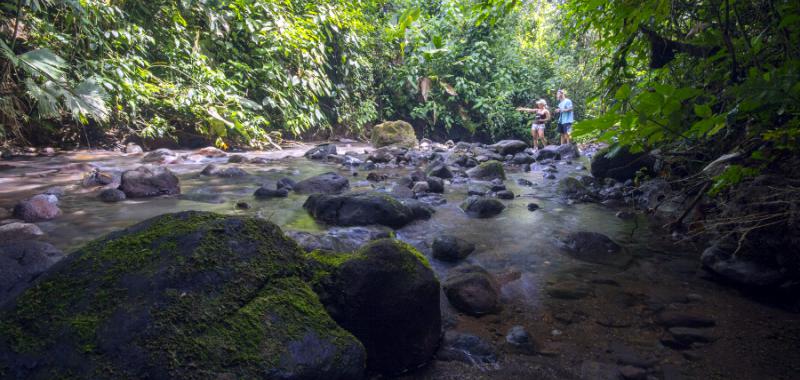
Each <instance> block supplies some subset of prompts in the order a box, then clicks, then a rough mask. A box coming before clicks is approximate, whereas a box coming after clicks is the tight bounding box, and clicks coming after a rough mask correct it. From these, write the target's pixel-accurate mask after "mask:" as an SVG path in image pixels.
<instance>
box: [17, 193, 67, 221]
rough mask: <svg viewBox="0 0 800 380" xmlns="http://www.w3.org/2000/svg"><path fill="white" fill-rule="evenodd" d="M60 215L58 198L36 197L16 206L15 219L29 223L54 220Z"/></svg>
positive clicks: (48, 196) (50, 195) (48, 195)
mask: <svg viewBox="0 0 800 380" xmlns="http://www.w3.org/2000/svg"><path fill="white" fill-rule="evenodd" d="M59 215H61V209H60V208H58V198H57V197H56V196H55V195H52V194H39V195H35V196H33V197H32V198H30V199H28V200H24V201H22V202H19V203H17V205H16V206H14V217H15V218H18V219H22V220H24V221H26V222H28V223H30V222H41V221H44V220H50V219H54V218H55V217H57V216H59Z"/></svg>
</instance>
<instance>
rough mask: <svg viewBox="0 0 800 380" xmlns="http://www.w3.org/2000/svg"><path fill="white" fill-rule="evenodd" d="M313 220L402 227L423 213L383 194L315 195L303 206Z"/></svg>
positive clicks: (339, 223) (352, 224)
mask: <svg viewBox="0 0 800 380" xmlns="http://www.w3.org/2000/svg"><path fill="white" fill-rule="evenodd" d="M303 208H304V209H306V210H308V212H309V213H310V214H311V216H313V217H314V219H316V220H318V221H321V222H323V223H327V224H331V225H337V226H364V225H370V224H380V225H384V226H389V227H392V228H400V227H402V226H404V225H406V224H408V223H411V222H412V221H414V220H415V219H417V218H419V217H420V216H421V215H420V214H421V213H419V212H417V213H415V210H413V209H412V208H410V207H409V206H406V205H404V204H403V203H401V202H400V201H398V200H397V199H395V198H394V197H392V196H391V195H388V194H384V193H377V192H367V193H349V194H342V195H326V194H312V195H310V196H309V197H308V199H307V200H306V202H305V203H304V204H303Z"/></svg>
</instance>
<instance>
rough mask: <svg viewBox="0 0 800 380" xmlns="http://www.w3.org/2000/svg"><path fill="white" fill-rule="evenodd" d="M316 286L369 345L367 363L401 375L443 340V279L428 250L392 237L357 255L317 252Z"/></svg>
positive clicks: (331, 307) (334, 314)
mask: <svg viewBox="0 0 800 380" xmlns="http://www.w3.org/2000/svg"><path fill="white" fill-rule="evenodd" d="M311 256H312V257H313V258H315V259H317V260H318V265H319V266H320V267H321V270H320V272H321V273H322V278H321V279H319V281H318V282H317V285H316V286H315V289H318V290H319V294H320V300H321V301H322V303H323V304H324V305H325V308H326V309H327V310H328V312H329V313H330V315H331V316H332V317H333V318H334V319H335V320H336V322H338V323H339V325H341V326H342V327H344V328H345V329H347V330H348V331H350V332H352V333H353V335H355V336H356V337H357V338H358V339H359V340H360V341H361V342H362V343H363V344H364V347H365V348H366V351H367V366H368V368H369V369H371V370H373V371H378V372H381V373H388V374H395V373H400V372H403V371H407V370H410V369H414V368H417V367H419V366H421V365H423V364H425V363H427V362H428V361H429V360H430V358H431V357H432V356H433V354H434V352H435V351H436V348H437V346H438V344H439V337H440V334H441V324H442V319H441V313H440V311H439V305H440V304H439V294H440V287H439V281H438V280H437V279H436V276H435V275H434V273H433V271H432V270H431V268H430V264H429V263H428V261H427V260H426V259H425V257H424V256H422V254H420V253H419V252H418V251H417V250H415V249H414V248H413V247H411V246H410V245H408V244H406V243H403V242H400V241H397V240H391V239H382V240H377V241H374V242H372V243H369V244H367V245H366V246H364V247H362V248H361V249H360V250H359V251H358V252H356V253H355V254H350V255H347V254H345V255H325V254H323V253H312V255H311Z"/></svg>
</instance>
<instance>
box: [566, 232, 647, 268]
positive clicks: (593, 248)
mask: <svg viewBox="0 0 800 380" xmlns="http://www.w3.org/2000/svg"><path fill="white" fill-rule="evenodd" d="M563 244H564V245H563V247H564V249H565V250H566V251H567V252H568V253H569V255H570V256H572V257H574V258H576V259H578V260H582V261H586V262H590V263H595V264H602V265H610V266H616V267H625V266H627V265H628V264H629V263H630V262H631V260H632V257H631V256H630V254H629V253H628V252H627V251H625V250H623V249H622V247H620V246H619V244H617V243H615V242H614V241H613V240H611V239H610V238H609V237H608V236H605V235H603V234H600V233H597V232H586V231H581V232H573V233H571V234H569V235H568V236H567V237H566V239H565V240H564V241H563Z"/></svg>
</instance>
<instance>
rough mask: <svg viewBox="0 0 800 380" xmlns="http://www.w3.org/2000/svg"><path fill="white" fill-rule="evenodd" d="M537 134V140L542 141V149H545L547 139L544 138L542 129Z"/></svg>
mask: <svg viewBox="0 0 800 380" xmlns="http://www.w3.org/2000/svg"><path fill="white" fill-rule="evenodd" d="M538 134H539V138H540V139H542V147H546V146H547V138H546V137H544V129H540V130H539V132H538Z"/></svg>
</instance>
